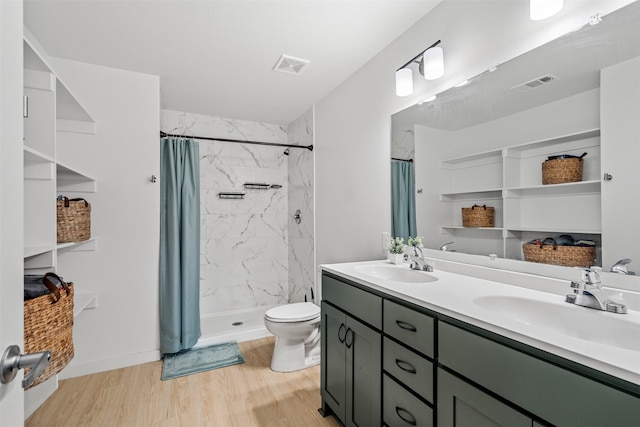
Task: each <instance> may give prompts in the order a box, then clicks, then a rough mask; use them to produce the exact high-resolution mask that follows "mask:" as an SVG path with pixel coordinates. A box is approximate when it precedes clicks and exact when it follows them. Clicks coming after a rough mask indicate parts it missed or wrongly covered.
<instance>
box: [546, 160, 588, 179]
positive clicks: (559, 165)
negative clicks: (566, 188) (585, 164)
mask: <svg viewBox="0 0 640 427" xmlns="http://www.w3.org/2000/svg"><path fill="white" fill-rule="evenodd" d="M577 181H582V159H580V158H569V159H553V160H545V161H544V162H542V184H544V185H547V184H562V183H563V182H577Z"/></svg>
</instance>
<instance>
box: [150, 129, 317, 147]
mask: <svg viewBox="0 0 640 427" xmlns="http://www.w3.org/2000/svg"><path fill="white" fill-rule="evenodd" d="M166 137H172V138H192V139H203V140H207V141H222V142H236V143H241V144H254V145H271V146H273V147H290V148H306V149H307V150H309V151H313V145H294V144H282V143H279V142H262V141H245V140H243V139H228V138H212V137H208V136H189V135H178V134H175V133H166V132H163V131H160V138H166Z"/></svg>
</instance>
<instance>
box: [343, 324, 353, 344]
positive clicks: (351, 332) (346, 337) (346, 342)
mask: <svg viewBox="0 0 640 427" xmlns="http://www.w3.org/2000/svg"><path fill="white" fill-rule="evenodd" d="M349 334H351V342H348V341H347V340H348V339H349ZM344 343H345V345H346V346H347V348H351V346H352V345H353V330H352V329H351V328H349V329H347V333H346V334H345V335H344Z"/></svg>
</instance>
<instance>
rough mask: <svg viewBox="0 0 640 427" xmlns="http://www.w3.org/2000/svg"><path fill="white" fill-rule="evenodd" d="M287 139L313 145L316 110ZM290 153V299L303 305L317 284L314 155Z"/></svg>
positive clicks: (290, 128)
mask: <svg viewBox="0 0 640 427" xmlns="http://www.w3.org/2000/svg"><path fill="white" fill-rule="evenodd" d="M287 136H288V139H289V144H296V145H312V144H313V109H310V110H308V111H307V112H306V113H304V114H303V115H302V116H300V118H298V119H297V120H296V121H294V122H293V123H291V124H290V125H289V126H288V128H287ZM289 153H290V154H289V298H290V301H291V302H302V301H304V300H305V296H306V297H307V301H310V300H311V289H312V288H313V287H314V281H315V274H314V271H315V268H314V215H313V173H314V169H313V153H312V152H311V151H309V150H303V149H299V148H296V149H290V150H289ZM296 210H300V216H301V221H300V224H297V223H296V222H295V221H294V220H293V216H294V214H295V212H296ZM314 295H315V290H314ZM316 302H318V303H319V302H320V301H319V299H316Z"/></svg>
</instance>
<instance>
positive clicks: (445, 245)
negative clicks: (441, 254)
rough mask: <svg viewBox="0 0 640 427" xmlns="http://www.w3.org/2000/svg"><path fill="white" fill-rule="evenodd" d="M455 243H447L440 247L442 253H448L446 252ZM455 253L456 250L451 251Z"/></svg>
mask: <svg viewBox="0 0 640 427" xmlns="http://www.w3.org/2000/svg"><path fill="white" fill-rule="evenodd" d="M454 243H455V242H449V243H445V244H444V245H442V246H440V250H441V251H445V252H446V251H448V250H449V246H450V245H453V244H454ZM455 251H456V250H455V249H453V250H451V252H455Z"/></svg>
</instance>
